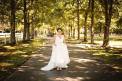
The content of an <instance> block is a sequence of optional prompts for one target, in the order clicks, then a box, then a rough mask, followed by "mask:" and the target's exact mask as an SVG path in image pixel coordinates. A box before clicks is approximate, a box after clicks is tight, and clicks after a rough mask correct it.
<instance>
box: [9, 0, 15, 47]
mask: <svg viewBox="0 0 122 81" xmlns="http://www.w3.org/2000/svg"><path fill="white" fill-rule="evenodd" d="M10 4H11V37H10V38H11V44H12V45H14V44H16V37H15V19H16V16H15V13H16V0H11V2H10Z"/></svg>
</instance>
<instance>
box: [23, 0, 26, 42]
mask: <svg viewBox="0 0 122 81" xmlns="http://www.w3.org/2000/svg"><path fill="white" fill-rule="evenodd" d="M26 6H27V2H26V0H24V10H23V13H24V31H23V42H25V41H26V39H27V32H26V31H27V7H26Z"/></svg>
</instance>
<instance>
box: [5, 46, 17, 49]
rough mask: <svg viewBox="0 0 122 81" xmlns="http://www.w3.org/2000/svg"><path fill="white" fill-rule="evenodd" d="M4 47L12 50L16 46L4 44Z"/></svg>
mask: <svg viewBox="0 0 122 81" xmlns="http://www.w3.org/2000/svg"><path fill="white" fill-rule="evenodd" d="M4 47H5V48H7V49H9V50H12V49H16V46H4Z"/></svg>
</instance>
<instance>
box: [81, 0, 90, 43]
mask: <svg viewBox="0 0 122 81" xmlns="http://www.w3.org/2000/svg"><path fill="white" fill-rule="evenodd" d="M90 5H91V0H89V1H88V6H87V8H86V10H85V16H84V20H85V21H84V40H83V41H84V42H87V41H88V40H87V18H88V13H89V10H90Z"/></svg>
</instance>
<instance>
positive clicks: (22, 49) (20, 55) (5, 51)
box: [0, 39, 43, 81]
mask: <svg viewBox="0 0 122 81" xmlns="http://www.w3.org/2000/svg"><path fill="white" fill-rule="evenodd" d="M42 43H43V40H39V39H35V40H32V41H30V42H28V43H19V44H17V45H16V46H9V45H5V46H1V47H0V81H2V80H4V79H5V78H6V77H7V76H9V75H10V74H11V73H12V72H14V71H15V70H16V68H17V67H18V66H20V65H22V64H23V63H24V62H26V61H27V60H28V59H29V58H30V55H32V54H33V52H35V51H36V50H38V48H39V47H40V45H42Z"/></svg>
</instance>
